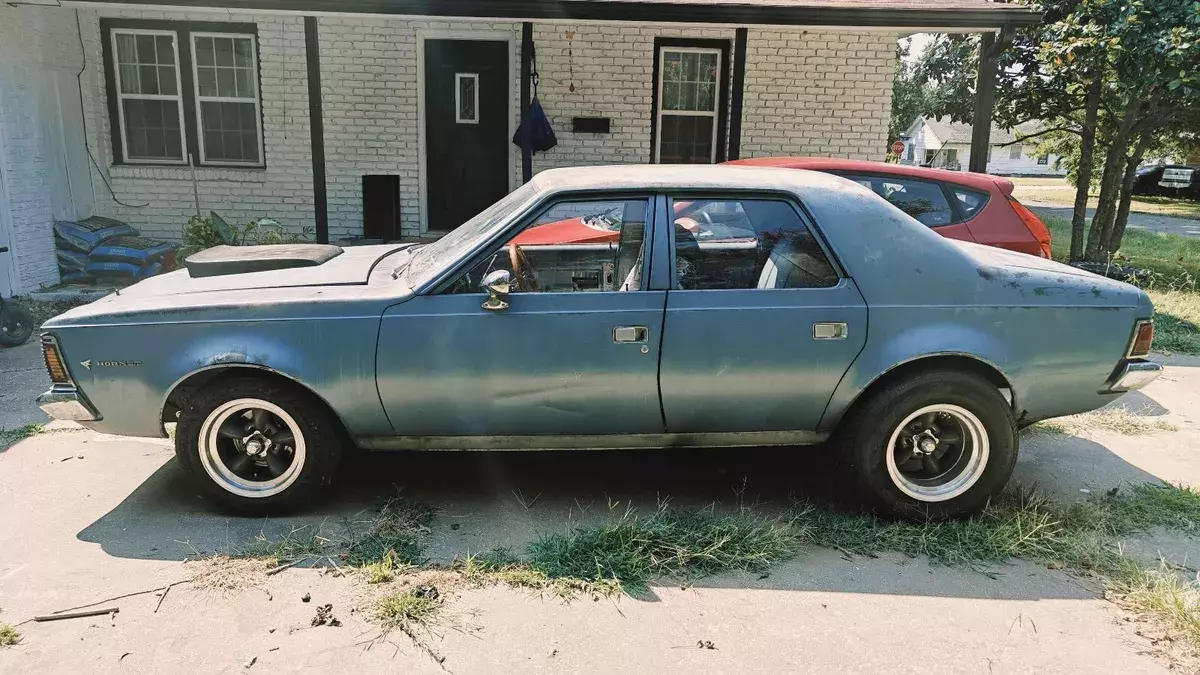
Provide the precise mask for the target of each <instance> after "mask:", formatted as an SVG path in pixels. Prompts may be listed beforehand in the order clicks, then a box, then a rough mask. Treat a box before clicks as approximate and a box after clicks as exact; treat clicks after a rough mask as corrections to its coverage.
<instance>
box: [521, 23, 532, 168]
mask: <svg viewBox="0 0 1200 675" xmlns="http://www.w3.org/2000/svg"><path fill="white" fill-rule="evenodd" d="M533 49H534V48H533V24H532V23H531V22H529V21H526V22H524V23H522V24H521V127H520V128H521V129H523V130H524V131H525V133H523V134H521V182H523V183H528V182H529V181H530V180H532V179H533V147H532V145H531V144H530V143H531V139H530V134H529V80H530V78H531V77H533Z"/></svg>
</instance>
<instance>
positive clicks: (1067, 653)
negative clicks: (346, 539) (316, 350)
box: [0, 362, 1200, 675]
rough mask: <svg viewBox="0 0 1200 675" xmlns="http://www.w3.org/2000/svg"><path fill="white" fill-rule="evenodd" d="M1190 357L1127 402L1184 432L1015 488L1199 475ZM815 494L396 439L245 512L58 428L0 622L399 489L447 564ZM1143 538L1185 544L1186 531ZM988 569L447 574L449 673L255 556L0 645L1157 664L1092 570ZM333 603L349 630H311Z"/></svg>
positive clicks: (17, 533)
mask: <svg viewBox="0 0 1200 675" xmlns="http://www.w3.org/2000/svg"><path fill="white" fill-rule="evenodd" d="M1196 366H1200V362H1192V363H1191V364H1187V363H1184V364H1181V365H1175V366H1171V367H1170V368H1169V369H1168V371H1167V374H1166V375H1165V376H1164V377H1162V378H1160V380H1159V381H1157V382H1155V383H1154V384H1153V385H1151V387H1149V388H1148V389H1146V390H1145V392H1144V393H1140V394H1136V395H1133V396H1131V397H1129V399H1130V400H1128V401H1126V403H1128V404H1129V405H1131V406H1132V407H1133V408H1134V409H1136V410H1138V411H1139V412H1141V413H1142V414H1146V415H1151V416H1156V417H1160V418H1162V419H1165V420H1169V421H1170V422H1171V423H1173V424H1174V425H1175V426H1176V427H1178V430H1177V431H1174V432H1156V433H1153V434H1150V435H1145V436H1120V435H1117V434H1115V433H1110V432H1102V431H1100V432H1095V433H1088V434H1087V436H1086V437H1082V436H1070V435H1067V436H1054V437H1050V436H1032V437H1027V438H1026V439H1025V440H1024V443H1023V448H1022V457H1021V460H1020V462H1019V464H1018V468H1017V475H1016V477H1015V479H1014V480H1016V481H1019V482H1021V483H1025V484H1031V483H1037V484H1038V485H1039V486H1041V487H1042V488H1043V489H1046V490H1049V491H1051V492H1053V493H1054V494H1056V495H1057V496H1059V497H1060V498H1063V499H1076V498H1079V497H1080V495H1081V492H1080V490H1081V489H1082V490H1093V491H1098V490H1103V489H1107V488H1109V487H1111V486H1115V485H1118V484H1120V483H1122V482H1133V481H1146V480H1173V481H1184V482H1189V483H1193V484H1196V483H1200V458H1198V457H1197V456H1196V453H1195V450H1194V449H1195V448H1196V447H1198V446H1200V367H1196ZM0 377H2V378H3V381H0V391H8V390H10V389H12V388H13V387H12V386H11V384H12V383H11V377H10V375H9V371H8V370H5V371H3V374H2V375H0ZM40 386H41V385H38V386H37V387H33V389H37V388H38V387H40ZM56 426H57V425H56ZM828 484H829V481H828V473H827V472H826V470H825V468H824V462H823V461H822V460H821V458H820V453H819V452H818V451H815V450H794V449H789V450H733V451H659V452H609V453H600V452H579V453H558V454H551V453H509V454H498V453H476V454H460V453H429V454H408V455H404V454H398V455H387V456H376V457H370V458H366V459H362V460H359V461H356V462H352V463H351V464H350V465H349V466H348V467H347V470H346V472H345V474H344V475H343V477H342V480H341V482H340V483H339V485H338V489H337V491H336V494H335V495H334V496H333V498H332V499H330V500H329V501H328V502H327V503H325V504H322V505H319V506H316V507H314V508H313V509H312V510H311V511H310V512H308V513H306V514H304V515H301V516H297V517H292V518H285V519H240V518H230V517H227V516H224V515H222V514H220V513H218V512H216V511H214V510H213V509H212V508H210V507H209V506H208V505H207V504H206V503H205V502H203V501H201V500H200V499H199V498H198V497H197V496H196V494H195V491H194V490H193V489H192V488H191V486H190V485H189V484H188V483H187V482H186V481H185V480H184V479H183V477H182V476H181V474H180V471H179V469H178V468H177V466H176V463H175V460H174V457H173V450H172V448H171V445H170V443H169V441H166V440H161V441H159V440H146V439H130V438H121V437H110V436H103V435H99V434H95V433H92V432H89V431H85V430H81V429H78V428H72V427H69V426H68V427H66V428H63V429H60V430H56V431H51V432H47V433H43V434H40V435H37V436H33V437H30V438H28V439H25V440H23V441H21V442H19V443H17V444H15V445H13V446H10V447H8V448H0V621H6V622H9V623H14V624H15V623H18V622H21V621H23V620H25V619H28V618H30V617H32V616H34V615H38V614H47V613H50V612H52V611H55V610H60V609H64V608H69V607H74V606H78V605H83V604H86V603H91V602H95V601H98V600H102V599H105V598H112V597H115V596H120V595H123V594H126V593H133V592H137V591H144V590H147V589H152V588H156V587H160V586H163V585H166V584H168V583H171V582H174V581H178V580H182V579H188V578H190V577H191V576H192V575H193V574H194V573H195V570H196V569H197V565H203V564H204V563H202V562H201V563H197V562H194V560H195V559H196V558H198V557H201V556H203V555H206V554H209V553H212V552H214V551H230V550H234V549H236V548H238V547H239V546H242V545H244V544H245V543H247V542H248V541H250V540H252V539H253V538H254V536H255V535H257V534H259V533H266V534H268V535H272V536H277V535H280V534H281V533H287V532H289V531H293V530H295V529H296V528H305V527H308V528H326V527H333V526H335V525H336V524H337V523H341V522H344V519H347V518H348V519H351V520H353V519H354V518H355V517H356V514H359V513H362V512H363V511H364V510H366V509H368V508H369V507H370V505H371V504H372V503H373V502H375V501H376V500H377V499H378V498H380V497H383V496H388V495H393V494H395V492H396V490H397V489H400V490H402V493H403V494H404V495H405V496H406V497H408V498H411V499H414V500H421V501H425V502H428V503H430V504H431V505H433V506H434V507H435V509H436V510H437V516H436V517H435V520H434V523H433V525H432V528H431V529H432V532H431V533H430V543H429V547H428V549H427V553H428V555H429V556H430V557H431V559H432V560H433V561H435V562H439V561H440V562H446V561H448V560H450V559H451V558H452V557H453V556H454V555H462V554H464V553H467V552H469V551H470V552H478V551H482V550H487V549H490V548H492V547H495V546H510V547H513V548H514V549H518V550H519V549H521V548H522V547H523V546H524V545H525V544H526V543H527V542H529V541H530V539H531V538H533V537H534V536H535V535H536V534H538V533H546V532H554V531H561V530H562V529H563V528H564V527H566V525H567V524H568V523H569V522H570V521H571V520H573V519H578V518H580V517H581V514H582V517H583V518H592V517H603V516H604V515H605V514H606V513H607V510H608V508H609V504H610V503H612V502H617V503H619V504H620V508H623V507H624V504H625V502H626V501H630V502H632V503H634V504H636V505H638V506H640V507H642V508H653V507H654V505H655V504H656V503H658V501H659V500H661V499H663V498H666V497H667V496H670V497H671V498H672V500H673V502H674V503H676V504H683V505H690V504H707V503H711V502H713V501H720V502H723V503H734V502H736V501H737V500H741V501H743V502H746V503H754V504H757V505H758V506H759V508H762V509H771V508H776V507H779V506H786V505H787V504H788V503H790V500H791V499H792V498H793V497H794V496H805V495H824V494H825V493H827V492H828V490H829V487H828ZM303 531H305V530H301V532H303ZM1139 545H1141V546H1143V547H1145V546H1152V547H1156V548H1159V549H1161V550H1163V552H1164V553H1165V554H1166V555H1168V556H1170V557H1172V558H1178V559H1184V558H1188V559H1191V560H1194V559H1195V558H1196V557H1197V555H1200V549H1198V548H1197V546H1196V543H1195V542H1193V541H1190V540H1185V541H1179V540H1175V539H1172V538H1170V537H1166V538H1163V539H1161V540H1150V541H1143V542H1140V544H1139ZM189 561H193V562H189ZM995 572H996V578H991V577H989V576H986V575H984V574H981V573H978V572H973V571H970V570H964V569H952V568H946V567H942V566H935V565H931V564H929V563H928V562H927V561H925V560H921V559H901V558H896V557H884V558H878V559H872V558H863V557H852V558H847V557H844V556H842V555H841V554H839V553H838V552H836V551H830V550H827V549H819V548H814V549H811V550H806V551H804V552H802V554H801V555H800V556H799V557H798V558H796V559H795V560H793V561H791V562H790V563H788V564H786V565H783V566H780V567H777V568H775V569H773V570H772V571H771V573H770V574H769V575H768V576H763V577H760V576H759V575H744V574H737V575H723V576H719V577H712V578H707V579H703V580H702V581H701V582H700V583H697V584H695V585H687V586H686V587H682V588H681V587H680V586H678V585H672V584H671V582H670V581H664V582H662V583H660V584H657V585H654V586H652V588H651V589H650V593H649V594H647V595H646V596H640V597H637V598H632V597H621V598H619V599H615V600H607V599H605V600H599V601H595V602H593V601H592V600H590V599H581V600H575V601H573V602H569V603H567V602H563V601H561V600H557V599H553V598H539V597H536V596H533V595H531V594H529V593H526V592H520V591H514V590H509V589H506V588H499V587H492V588H482V589H480V588H470V587H458V588H454V587H450V586H443V587H442V588H443V592H444V593H445V594H446V595H447V598H448V599H447V602H446V605H445V610H444V614H445V616H444V618H443V619H442V620H441V621H439V622H438V623H437V624H436V625H435V626H434V627H432V628H431V629H429V630H428V631H422V632H420V633H419V634H418V637H419V638H420V639H421V640H422V641H423V642H424V643H425V645H426V646H427V647H429V649H430V650H432V651H433V652H435V653H436V654H437V655H438V656H439V658H444V661H443V662H441V663H438V662H437V661H435V660H434V659H433V658H432V657H431V656H430V655H429V653H427V652H426V651H424V650H423V649H421V648H419V647H417V646H416V645H415V644H414V642H413V640H411V639H410V638H409V637H408V636H406V635H403V634H399V633H396V634H393V635H390V636H384V637H382V638H381V635H380V631H379V630H378V629H377V628H376V627H375V625H374V624H373V623H372V622H371V621H369V620H368V618H366V617H365V616H364V613H365V612H366V611H367V610H366V609H364V608H365V607H367V606H368V604H369V601H370V598H371V597H372V594H373V593H376V592H378V587H368V586H366V585H365V584H363V583H362V582H361V581H360V580H358V579H357V578H356V577H349V578H339V577H335V576H333V575H323V574H321V573H320V572H319V571H318V570H309V569H291V570H287V571H285V572H283V573H281V574H278V575H276V576H272V577H266V576H264V575H262V573H261V572H259V573H257V574H256V575H255V576H254V577H253V578H252V580H251V582H250V583H249V584H248V585H244V586H242V587H240V588H233V589H226V590H221V589H214V588H211V587H207V588H200V587H193V586H190V585H186V584H185V585H180V586H176V587H174V588H172V590H171V591H170V592H169V593H168V594H167V597H165V598H162V604H161V607H158V606H157V605H158V604H159V599H160V598H158V597H157V596H155V595H154V594H142V595H137V596H133V597H128V598H122V599H117V600H112V601H109V602H105V603H102V605H101V606H110V605H111V606H117V607H119V609H120V612H119V613H118V614H116V615H114V616H112V617H110V616H99V617H92V618H82V619H74V620H64V621H55V622H49V623H25V624H24V625H21V626H20V627H19V630H20V631H21V632H22V633H23V641H22V643H21V644H19V645H17V646H15V647H10V648H0V673H66V672H89V673H110V672H111V673H117V672H121V673H125V672H133V673H143V672H144V673H176V672H180V673H182V672H187V673H193V672H204V673H234V672H239V673H240V672H258V671H261V672H267V673H292V672H319V673H349V672H404V673H441V672H452V673H510V672H527V673H540V672H545V673H559V672H605V673H611V672H737V673H779V672H815V673H825V672H829V673H833V672H836V673H872V674H874V673H881V672H887V673H920V674H922V675H926V674H931V673H997V674H998V673H1022V674H1025V673H1122V674H1133V673H1167V672H1168V670H1167V663H1166V661H1164V660H1163V659H1162V658H1160V657H1159V656H1156V653H1157V650H1158V649H1159V647H1158V646H1155V645H1154V644H1152V641H1151V639H1150V638H1149V637H1148V636H1150V635H1152V633H1151V632H1150V631H1148V630H1143V629H1142V627H1140V626H1139V624H1138V623H1137V622H1136V621H1132V620H1131V619H1130V617H1128V616H1126V615H1125V614H1123V613H1122V612H1121V611H1120V610H1118V609H1117V608H1116V607H1115V606H1114V605H1112V604H1111V603H1109V602H1107V601H1105V600H1104V599H1102V598H1101V597H1100V593H1099V589H1097V588H1095V587H1094V586H1092V585H1090V584H1089V583H1087V582H1084V581H1081V580H1079V579H1077V578H1075V577H1073V576H1071V575H1069V574H1067V573H1065V572H1062V571H1054V570H1048V569H1046V568H1044V567H1041V566H1038V565H1034V564H1031V563H1024V562H1020V563H1015V564H1008V565H1003V566H1001V567H999V568H998V569H996V570H995ZM306 593H308V594H311V598H312V601H311V602H310V603H305V602H302V600H301V596H302V595H303V594H306ZM325 603H331V604H333V606H334V612H335V614H336V616H337V617H338V618H339V619H341V621H342V622H343V626H341V627H339V628H329V627H324V626H323V627H318V628H314V627H312V626H311V625H310V619H311V618H312V617H313V612H314V609H315V607H316V606H317V605H323V604H325ZM1139 633H1142V634H1139ZM700 641H711V643H712V646H713V649H707V648H699V647H698V646H697V645H698V643H699V642H700ZM252 660H253V662H252ZM247 666H249V667H248V668H247Z"/></svg>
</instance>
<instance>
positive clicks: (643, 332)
mask: <svg viewBox="0 0 1200 675" xmlns="http://www.w3.org/2000/svg"><path fill="white" fill-rule="evenodd" d="M649 335H650V331H649V330H648V329H647V328H646V327H645V326H617V327H615V328H613V342H635V343H636V342H645V341H646V338H647V337H648V336H649Z"/></svg>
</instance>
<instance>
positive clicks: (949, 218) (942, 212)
mask: <svg viewBox="0 0 1200 675" xmlns="http://www.w3.org/2000/svg"><path fill="white" fill-rule="evenodd" d="M838 175H842V176H845V177H846V178H849V179H850V180H852V181H855V182H857V183H859V184H860V185H862V186H863V187H867V188H870V189H871V190H872V191H873V192H874V193H875V194H877V195H879V196H880V197H883V198H884V199H886V200H888V202H890V203H891V204H892V206H895V207H896V208H898V209H900V210H901V211H903V212H905V213H907V214H908V215H910V216H912V217H913V218H916V219H917V220H919V221H921V222H922V223H924V224H925V225H928V226H929V227H938V226H940V225H949V224H950V223H951V222H953V220H954V212H953V211H952V210H951V209H950V202H948V201H946V195H945V194H944V193H943V192H942V187H941V185H939V184H937V183H931V182H929V181H923V180H915V179H910V178H896V177H893V176H868V175H847V174H838Z"/></svg>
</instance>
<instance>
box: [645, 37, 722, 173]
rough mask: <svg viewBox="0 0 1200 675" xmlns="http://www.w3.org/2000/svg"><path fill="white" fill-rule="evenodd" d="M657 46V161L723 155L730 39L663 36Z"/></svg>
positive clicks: (703, 159)
mask: <svg viewBox="0 0 1200 675" xmlns="http://www.w3.org/2000/svg"><path fill="white" fill-rule="evenodd" d="M655 47H656V52H657V61H656V63H655V72H656V74H657V82H656V83H655V86H656V88H655V106H654V108H655V110H654V128H653V133H654V137H655V142H654V144H653V153H654V157H653V159H654V161H655V162H661V163H663V164H711V163H713V162H719V161H722V160H724V159H725V149H724V147H723V146H724V143H725V124H726V121H727V120H726V117H727V115H726V112H725V111H726V107H727V102H726V101H725V100H724V99H725V98H726V96H725V95H724V94H725V91H726V90H727V89H728V87H729V84H728V83H729V80H728V62H729V44H728V42H727V41H722V40H679V39H671V38H658V39H657V40H655Z"/></svg>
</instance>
